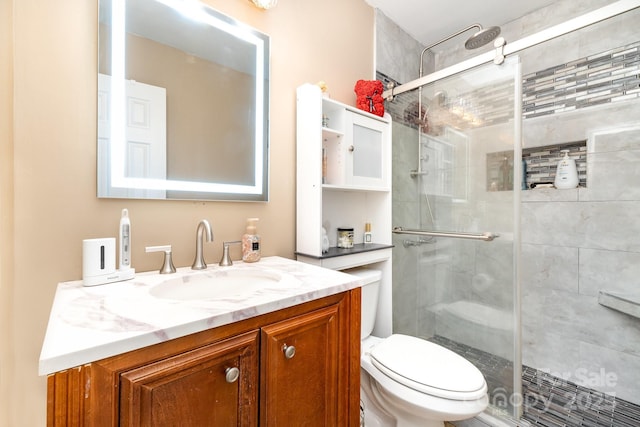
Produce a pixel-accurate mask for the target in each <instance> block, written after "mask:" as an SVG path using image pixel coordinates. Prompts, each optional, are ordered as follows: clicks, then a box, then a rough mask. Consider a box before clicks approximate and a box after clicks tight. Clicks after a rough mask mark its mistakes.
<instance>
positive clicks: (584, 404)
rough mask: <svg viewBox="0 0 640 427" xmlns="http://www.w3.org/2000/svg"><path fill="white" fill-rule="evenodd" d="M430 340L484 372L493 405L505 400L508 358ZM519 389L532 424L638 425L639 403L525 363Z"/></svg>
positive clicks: (444, 340)
mask: <svg viewBox="0 0 640 427" xmlns="http://www.w3.org/2000/svg"><path fill="white" fill-rule="evenodd" d="M429 341H432V342H435V343H437V344H440V345H442V346H443V347H446V348H448V349H450V350H451V351H453V352H455V353H458V354H459V355H461V356H463V357H464V358H466V359H467V360H469V361H470V362H471V363H473V364H474V365H475V366H476V367H477V368H478V369H480V371H481V372H482V373H483V374H484V376H485V379H486V381H487V386H488V387H489V401H490V402H491V403H492V404H494V405H495V404H496V403H498V404H499V403H501V402H503V401H504V396H503V395H502V394H503V393H505V390H506V387H510V384H511V377H512V372H513V366H512V363H511V362H509V361H508V360H506V359H503V358H501V357H497V356H495V355H493V354H490V353H486V352H484V351H481V350H478V349H476V348H472V347H469V346H467V345H465V344H461V343H458V342H455V341H452V340H450V339H447V338H445V337H441V336H438V335H436V336H434V337H431V338H429ZM522 393H523V399H524V415H523V417H522V419H524V420H526V421H528V422H529V423H530V424H531V425H532V426H545V427H640V405H636V404H633V403H631V402H627V401H625V400H622V399H617V398H615V397H614V396H611V395H608V394H604V393H601V392H598V391H595V390H591V389H588V388H586V387H582V386H579V385H577V384H574V383H572V382H569V381H566V380H563V379H561V378H558V377H554V376H552V375H550V374H548V373H546V372H542V371H538V370H537V369H534V368H531V367H528V366H523V367H522Z"/></svg>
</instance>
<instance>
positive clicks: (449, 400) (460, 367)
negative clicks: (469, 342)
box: [348, 268, 489, 427]
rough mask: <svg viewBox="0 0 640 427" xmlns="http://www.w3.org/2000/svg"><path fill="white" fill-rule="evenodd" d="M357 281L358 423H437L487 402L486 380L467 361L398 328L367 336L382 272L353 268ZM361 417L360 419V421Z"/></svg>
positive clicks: (381, 426) (370, 426)
mask: <svg viewBox="0 0 640 427" xmlns="http://www.w3.org/2000/svg"><path fill="white" fill-rule="evenodd" d="M348 273H349V274H353V275H356V276H358V277H359V278H360V280H361V282H362V283H363V284H364V285H363V287H362V327H361V354H360V400H361V408H362V409H361V425H364V426H366V427H393V426H395V427H418V426H420V427H442V426H444V421H458V420H464V419H468V418H473V417H474V416H476V415H478V414H479V413H481V412H482V411H484V409H485V408H486V407H487V404H488V401H489V399H488V396H487V383H486V382H485V379H484V376H483V375H482V373H481V372H480V370H478V368H476V367H475V366H474V365H473V364H472V363H471V362H469V361H468V360H466V359H465V358H463V357H461V356H459V355H458V354H456V353H454V352H452V351H450V350H448V349H446V348H444V347H442V346H439V345H437V344H434V343H432V342H429V341H426V340H423V339H420V338H416V337H411V336H407V335H401V334H393V335H391V336H389V337H387V338H380V337H375V336H372V335H371V333H372V331H373V327H374V324H375V321H376V312H377V307H378V293H379V287H380V277H381V272H380V271H377V270H372V269H365V268H360V269H352V270H349V271H348ZM362 420H363V422H364V424H363V423H362Z"/></svg>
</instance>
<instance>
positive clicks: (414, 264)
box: [378, 0, 640, 427]
mask: <svg viewBox="0 0 640 427" xmlns="http://www.w3.org/2000/svg"><path fill="white" fill-rule="evenodd" d="M597 3H601V4H603V6H602V7H600V8H598V9H593V10H591V11H588V12H586V13H584V14H583V15H581V16H577V17H572V15H571V14H570V13H575V11H572V12H570V11H569V9H571V8H572V3H571V2H566V5H565V9H566V10H565V9H563V7H562V6H563V5H551V6H549V7H550V8H551V10H553V11H554V12H555V11H558V10H560V11H561V12H563V13H565V14H566V16H567V18H566V20H565V21H563V22H561V23H560V24H556V25H554V26H551V27H548V28H547V27H546V25H545V23H541V24H539V27H540V28H544V29H542V30H540V31H538V33H534V34H531V35H528V36H524V37H522V38H521V39H519V40H515V41H510V42H509V43H508V44H506V45H500V44H498V45H494V49H493V50H491V49H489V51H488V52H486V50H487V49H485V53H482V54H478V55H477V56H475V57H471V56H470V55H469V54H467V55H460V54H459V53H458V54H457V55H456V54H448V53H447V52H444V53H442V55H440V58H439V59H438V63H439V64H441V67H440V69H439V68H438V67H437V66H435V63H434V64H433V65H432V66H431V68H435V69H436V71H435V72H431V73H430V74H427V73H423V72H422V71H421V72H420V76H419V77H418V79H416V80H411V78H415V76H410V78H408V79H407V77H403V76H400V78H405V79H406V80H405V81H406V83H403V82H401V81H400V82H398V81H396V80H394V79H393V78H392V77H393V75H394V73H396V74H398V75H400V74H401V73H400V72H397V69H398V68H396V67H394V66H393V65H394V64H396V63H402V58H401V57H400V56H399V55H398V56H393V57H391V58H390V59H389V61H388V63H387V64H385V66H386V67H387V68H388V69H389V70H391V71H393V72H392V73H390V75H389V74H386V73H385V69H384V68H382V69H381V68H380V67H379V73H380V74H379V76H378V77H379V79H381V80H383V81H385V83H389V82H392V83H395V84H396V87H395V88H394V89H388V90H387V91H386V92H385V95H384V96H385V97H386V99H387V102H386V104H385V106H386V110H387V111H388V112H389V113H390V114H391V116H392V117H393V225H394V227H395V228H394V230H393V231H394V233H393V244H394V255H393V307H394V310H393V325H394V333H404V334H408V335H413V336H418V337H422V338H425V339H428V340H431V341H434V342H436V343H438V344H440V345H442V346H445V347H448V348H450V349H452V350H454V351H455V352H457V353H459V354H461V355H463V356H464V357H466V358H467V359H468V360H470V361H471V362H472V363H474V364H475V365H476V366H477V367H478V368H480V370H481V371H482V372H483V374H484V375H485V378H486V380H487V384H488V386H489V402H490V407H489V408H488V410H487V411H486V412H487V413H488V414H489V415H495V416H497V417H498V418H503V416H504V418H503V419H511V420H512V421H513V420H514V419H515V420H518V419H519V418H520V417H521V416H522V415H523V410H526V411H525V414H524V418H525V419H526V420H528V421H529V422H532V423H534V424H539V425H546V426H554V427H555V426H563V425H567V423H569V422H575V423H577V424H575V425H580V426H582V425H585V426H586V425H594V426H596V425H602V426H605V425H607V426H609V425H638V423H640V398H638V396H640V386H639V385H638V384H640V344H639V343H640V328H638V325H639V323H638V322H640V320H638V317H640V316H638V315H637V312H635V313H636V314H635V315H633V314H632V315H630V314H629V313H628V312H627V313H625V312H624V310H621V309H620V307H616V306H615V304H609V302H610V301H609V300H610V299H611V298H609V296H610V295H614V294H615V295H624V296H626V300H625V301H631V302H633V301H636V302H635V303H634V304H635V306H634V307H636V306H638V305H640V299H634V298H637V283H638V282H637V277H638V276H639V275H640V249H639V247H638V245H637V235H638V232H640V225H639V224H640V223H638V221H637V217H638V215H640V184H639V183H640V181H638V179H637V161H638V160H639V159H640V126H639V125H638V121H637V117H638V114H640V89H639V88H640V74H639V73H640V39H638V37H637V30H635V22H637V19H638V18H640V2H639V1H636V0H619V1H616V2H604V1H603V2H597ZM594 5H595V3H594ZM584 7H585V9H587V6H584ZM554 8H555V9H554ZM545 13H547V14H548V13H549V11H547V10H545ZM545 13H542V14H540V16H542V17H543V18H544V17H548V16H549V15H546V14H545ZM527 22H530V21H527ZM518 24H520V22H517V23H516V24H514V26H517V25H518ZM507 29H508V28H507ZM507 29H504V28H503V31H507ZM467 30H468V29H467ZM464 31H466V30H464ZM379 33H384V34H393V31H386V32H385V31H380V32H379ZM456 35H458V33H456V34H455V35H452V36H451V37H454V36H456ZM447 39H448V38H447ZM402 41H403V42H406V40H402ZM438 43H440V42H438ZM438 43H435V44H438ZM396 44H397V45H400V43H396ZM460 44H461V45H462V43H460ZM407 45H409V43H407ZM387 47H388V46H387ZM420 48H422V47H420ZM427 49H428V48H427ZM381 51H385V52H388V51H391V49H386V50H385V49H381ZM415 51H417V53H419V52H420V50H417V49H416V50H415ZM414 53H415V52H414ZM412 57H413V58H416V57H417V55H413V56H412ZM460 57H463V58H468V59H460ZM505 57H506V60H505ZM421 61H422V59H421ZM494 61H495V63H494ZM415 62H417V61H415ZM434 62H435V61H434ZM416 71H417V67H416ZM568 147H577V148H576V150H578V152H579V154H574V155H576V157H578V156H579V157H580V159H582V161H583V166H581V167H582V168H583V169H582V172H581V173H582V174H583V175H582V178H581V181H580V187H579V188H576V189H572V190H562V191H560V190H555V189H548V190H544V189H542V190H539V189H537V190H535V191H531V190H529V191H523V188H527V189H529V188H530V185H529V184H531V183H532V182H534V181H532V180H536V179H537V180H538V181H544V180H545V177H547V180H549V179H548V177H549V176H552V175H549V174H548V173H549V171H546V170H544V167H545V166H544V165H545V164H557V160H556V158H555V157H554V156H555V155H556V154H558V153H559V151H560V149H562V148H568ZM572 149H573V148H572ZM554 150H555V151H554ZM533 163H535V165H533ZM523 165H524V166H523ZM531 166H535V167H536V168H538V169H536V170H535V171H532V170H531ZM525 168H526V169H527V170H526V173H524V171H523V169H525ZM614 170H615V172H616V173H612V172H613V171H614ZM545 174H546V175H545ZM537 175H539V176H537ZM523 177H524V178H525V179H523ZM550 180H551V181H552V180H553V177H551V179H550ZM543 389H544V390H543ZM538 391H544V392H545V393H547V392H550V393H551V394H550V395H546V396H542V395H541V394H540V395H537V393H538ZM532 395H534V397H535V399H534V400H533V401H529V400H527V399H528V396H529V397H530V396H532ZM514 425H515V424H514ZM570 425H574V424H570Z"/></svg>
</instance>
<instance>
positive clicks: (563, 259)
mask: <svg viewBox="0 0 640 427" xmlns="http://www.w3.org/2000/svg"><path fill="white" fill-rule="evenodd" d="M578 251H579V250H578V248H572V247H567V246H550V245H534V244H528V243H523V244H522V246H521V259H522V262H521V274H520V283H521V286H522V288H523V289H528V290H532V289H539V290H541V291H543V290H552V289H556V290H562V291H565V292H575V293H578V291H579V286H578V277H579V273H578V268H579V264H578V260H579V258H578ZM534 314H535V313H534ZM525 321H526V319H525Z"/></svg>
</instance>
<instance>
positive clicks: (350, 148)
mask: <svg viewBox="0 0 640 427" xmlns="http://www.w3.org/2000/svg"><path fill="white" fill-rule="evenodd" d="M354 150H355V147H354V146H353V145H350V146H349V152H350V153H353V151H354Z"/></svg>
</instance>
